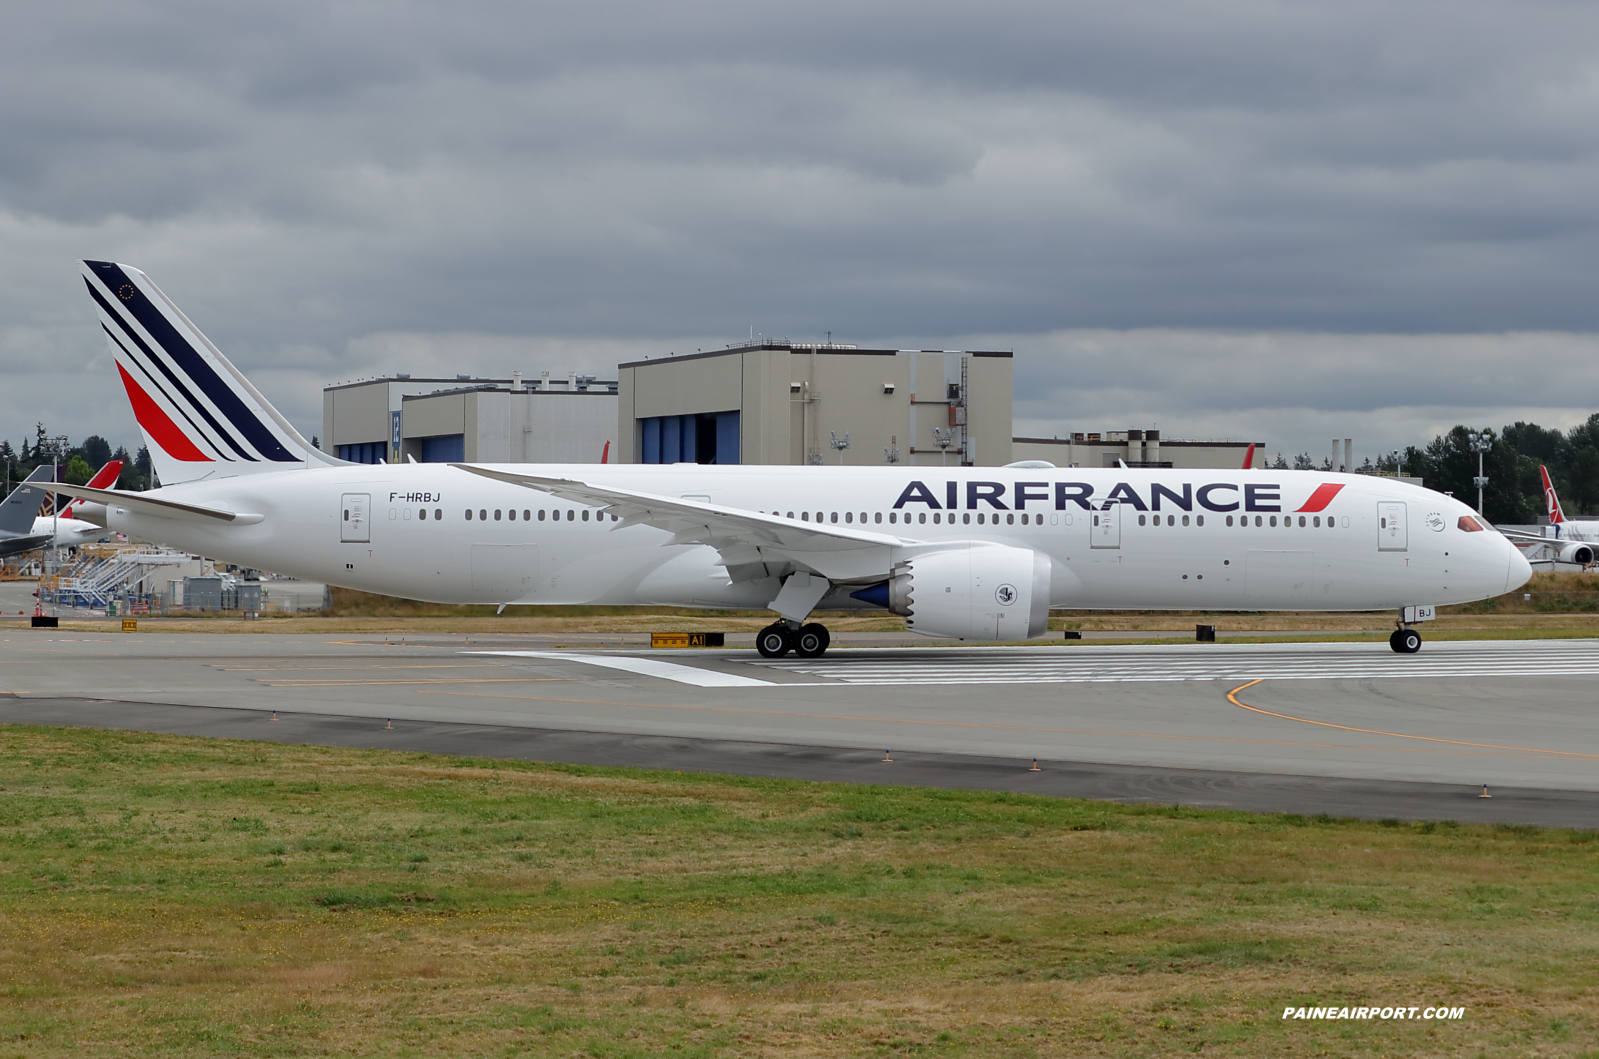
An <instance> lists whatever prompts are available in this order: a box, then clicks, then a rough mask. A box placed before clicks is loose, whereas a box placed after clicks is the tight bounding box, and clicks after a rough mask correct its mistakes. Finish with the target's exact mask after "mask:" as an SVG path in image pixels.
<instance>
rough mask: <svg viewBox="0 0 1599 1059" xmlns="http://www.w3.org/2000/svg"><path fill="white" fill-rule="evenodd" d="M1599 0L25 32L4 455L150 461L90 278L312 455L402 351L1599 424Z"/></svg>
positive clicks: (447, 367)
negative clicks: (129, 450)
mask: <svg viewBox="0 0 1599 1059" xmlns="http://www.w3.org/2000/svg"><path fill="white" fill-rule="evenodd" d="M1596 140H1599V7H1596V6H1595V5H1592V4H1580V3H1549V4H1539V3H1529V2H1526V0H1518V2H1516V3H1513V4H1512V3H1504V4H1491V3H1475V2H1471V0H1450V2H1448V3H1428V2H1424V0H1413V2H1411V3H1408V4H1403V5H1396V4H1392V3H1382V4H1375V3H1361V2H1342V3H1337V4H1334V3H1324V4H1320V5H1313V4H1306V3H1302V2H1296V3H1269V2H1229V0H1218V2H1211V3H1206V4H1193V3H1177V2H1163V0H1153V2H1145V3H1140V4H1127V3H1093V4H1090V3H1063V2H1060V0H1053V2H1049V3H1006V2H993V0H990V2H985V3H982V4H975V3H973V4H965V5H955V4H939V3H936V2H928V0H919V2H916V3H909V2H906V3H879V4H862V3H860V2H859V0H856V2H852V3H832V2H828V0H810V2H807V3H804V4H798V3H796V4H786V5H785V4H774V3H751V2H749V0H743V2H739V3H725V4H717V3H692V2H690V3H677V4H671V5H662V4H644V3H602V2H599V3H597V2H593V0H588V2H584V3H565V4H554V3H547V4H526V3H502V4H496V3H470V2H466V3H462V2H457V3H452V4H447V5H446V4H426V5H423V4H407V3H405V2H403V0H385V2H384V3H338V2H332V3H330V2H327V0H319V2H317V3H304V2H300V0H279V2H277V3H274V4H270V5H235V4H217V3H214V2H204V3H202V2H182V0H168V2H163V3H161V4H151V3H143V2H139V0H117V2H115V3H111V2H100V3H78V2H71V0H68V2H64V3H57V4H51V5H42V4H41V5H22V6H19V7H17V8H15V9H13V10H11V11H9V12H8V15H7V23H6V28H5V32H4V33H3V34H0V371H3V372H4V385H3V387H0V436H8V437H10V438H11V440H12V441H13V443H15V442H16V441H17V440H19V439H20V438H21V437H22V436H23V434H25V433H31V429H32V425H33V423H34V421H35V420H36V419H39V418H43V419H44V420H45V422H46V424H47V426H49V427H50V428H51V429H52V432H65V433H68V434H69V435H71V436H72V437H73V439H74V441H76V440H79V439H81V438H82V436H83V435H85V434H88V433H91V432H97V433H100V434H103V435H105V436H106V437H108V438H110V439H111V440H112V441H113V442H128V443H133V442H134V441H135V439H136V433H135V426H134V424H133V421H132V417H131V414H130V413H129V412H128V411H127V409H126V405H125V402H124V399H123V397H122V394H121V393H120V391H119V389H118V387H117V384H116V381H115V378H114V373H113V372H112V371H111V361H110V358H109V355H108V353H107V351H106V349H105V344H104V341H103V339H102V338H101V336H100V334H99V331H98V328H97V327H96V326H95V323H94V317H93V314H92V312H91V304H90V302H89V301H88V298H87V296H86V295H85V293H84V290H83V285H82V283H81V281H80V280H79V279H78V278H77V260H78V259H79V258H82V257H97V258H113V259H116V260H119V261H123V262H126V263H129V264H133V265H136V266H138V267H140V268H142V269H144V270H145V271H146V272H148V273H149V274H150V276H151V278H152V279H154V280H155V282H156V283H157V284H159V285H160V286H161V287H162V288H163V289H164V290H165V291H166V292H167V294H168V295H170V296H171V297H172V298H173V299H174V300H175V301H176V302H177V303H178V304H179V305H180V306H182V307H183V309H184V311H185V312H186V313H187V314H188V315H189V317H190V318H191V319H193V320H194V321H195V323H196V324H198V325H199V326H200V327H201V329H202V330H204V331H205V332H206V333H207V334H208V335H209V336H210V337H211V339H212V340H213V341H215V342H216V343H217V344H218V345H219V346H220V347H221V348H222V349H223V350H224V351H225V352H226V353H228V355H229V356H230V357H231V358H232V359H233V360H234V361H235V363H237V364H238V365H239V366H240V367H241V368H243V369H244V370H245V371H246V372H247V373H249V374H250V375H251V377H252V379H253V380H254V381H255V382H256V383H257V384H258V386H259V387H260V388H261V389H262V390H263V391H264V392H266V393H267V395H268V396H269V397H270V398H271V399H272V400H273V401H274V402H275V403H276V404H278V406H279V407H280V408H282V409H283V410H284V412H285V413H286V414H288V415H289V416H290V417H291V418H292V419H294V420H295V421H296V422H297V423H299V424H300V425H301V427H302V429H303V430H305V431H306V433H308V434H309V433H313V432H319V431H320V426H321V424H320V420H321V388H322V386H323V385H325V384H327V383H330V382H339V381H344V380H347V379H351V378H356V377H360V376H363V375H369V374H374V373H377V372H381V371H388V370H394V369H398V370H410V371H413V372H438V373H444V374H448V375H453V374H454V373H456V372H458V371H461V372H471V373H473V374H485V375H487V374H499V373H508V372H509V371H510V370H511V369H512V368H513V367H517V368H521V369H522V370H523V371H525V372H528V373H535V374H536V373H537V372H539V371H543V370H550V371H553V372H556V373H558V374H564V373H565V372H566V371H569V370H574V369H577V370H584V371H589V372H593V373H595V374H598V375H601V376H608V375H610V374H611V373H612V372H613V371H614V367H615V364H616V362H617V361H618V360H619V359H622V358H633V357H639V356H643V355H661V354H665V353H666V352H668V351H671V350H676V351H679V352H681V351H683V350H686V349H690V350H691V349H694V348H705V347H709V346H719V345H721V344H724V343H726V342H731V341H734V340H736V339H739V338H741V337H743V336H746V335H747V334H748V333H749V332H750V331H751V329H753V330H754V331H756V332H760V333H764V334H767V335H773V336H778V337H791V338H794V339H796V340H800V339H812V340H813V339H819V338H822V337H823V336H824V335H825V333H826V332H828V331H831V332H832V333H833V336H834V339H835V340H837V341H844V342H856V343H859V344H862V345H888V346H907V347H925V348H962V347H992V346H999V347H1001V348H1014V349H1015V351H1016V358H1017V359H1016V379H1017V403H1016V423H1017V432H1018V433H1030V434H1045V435H1048V434H1052V433H1057V432H1061V431H1067V430H1074V429H1076V430H1083V429H1088V430H1099V429H1117V428H1124V427H1127V426H1138V425H1143V426H1148V425H1159V426H1160V427H1161V429H1162V430H1163V432H1164V433H1165V434H1166V435H1167V436H1190V437H1210V436H1234V437H1244V438H1249V439H1253V440H1263V441H1265V442H1267V444H1268V446H1269V447H1270V448H1271V450H1272V451H1275V450H1278V449H1280V450H1282V451H1284V452H1286V453H1290V454H1291V453H1293V452H1297V451H1301V450H1309V451H1310V452H1312V453H1313V454H1318V455H1319V454H1322V453H1325V452H1326V450H1327V448H1328V443H1329V440H1330V439H1331V438H1332V437H1334V436H1340V437H1341V436H1346V435H1352V436H1354V437H1355V438H1356V448H1357V451H1359V452H1362V453H1375V452H1377V451H1380V450H1383V449H1387V448H1391V447H1394V446H1397V445H1402V444H1408V443H1421V442H1424V441H1426V440H1428V439H1430V438H1431V437H1432V435H1433V434H1434V433H1436V432H1438V431H1439V430H1442V429H1447V427H1448V426H1450V425H1452V424H1453V423H1455V422H1461V421H1464V422H1467V423H1470V424H1472V425H1489V426H1498V425H1500V424H1502V423H1504V422H1507V421H1510V420H1513V419H1516V418H1531V419H1535V420H1537V421H1540V422H1543V423H1545V424H1546V425H1560V426H1566V425H1570V424H1572V423H1575V422H1577V421H1580V420H1582V419H1584V418H1586V417H1587V415H1588V414H1589V413H1590V412H1593V411H1596V410H1599V297H1596V296H1595V295H1596V291H1595V279H1596V269H1595V265H1596V263H1599V239H1596V223H1595V222H1596V219H1599V197H1596V195H1595V190H1594V189H1595V188H1596V187H1599V156H1596V150H1595V148H1596Z"/></svg>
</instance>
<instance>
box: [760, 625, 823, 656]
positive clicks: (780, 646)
mask: <svg viewBox="0 0 1599 1059" xmlns="http://www.w3.org/2000/svg"><path fill="white" fill-rule="evenodd" d="M832 642H833V638H832V636H830V635H829V634H828V632H827V626H825V625H819V624H817V623H816V622H811V623H810V624H809V625H801V626H800V627H799V628H797V629H796V628H794V627H793V626H792V625H790V624H789V623H788V622H786V621H778V622H773V623H772V624H771V625H768V626H767V627H766V628H764V629H762V630H761V631H760V632H758V633H756V634H755V649H756V650H757V651H759V652H760V653H761V657H762V658H782V657H783V656H784V655H786V654H788V653H789V652H790V651H793V652H794V653H795V654H797V655H799V656H800V657H801V658H820V657H821V656H822V654H823V652H825V651H826V650H827V645H828V644H830V643H832Z"/></svg>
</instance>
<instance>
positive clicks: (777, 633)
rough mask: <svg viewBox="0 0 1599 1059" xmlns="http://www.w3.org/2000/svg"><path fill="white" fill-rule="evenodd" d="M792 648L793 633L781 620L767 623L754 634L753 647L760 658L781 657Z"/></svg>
mask: <svg viewBox="0 0 1599 1059" xmlns="http://www.w3.org/2000/svg"><path fill="white" fill-rule="evenodd" d="M793 648H794V634H793V633H791V632H789V630H788V626H787V625H784V624H783V623H782V622H778V623H776V624H775V625H768V626H767V627H766V628H764V629H762V630H761V631H760V632H758V633H756V634H755V649H756V650H757V651H759V652H760V653H761V657H762V658H782V657H783V656H784V655H786V654H788V653H789V651H791V650H792V649H793Z"/></svg>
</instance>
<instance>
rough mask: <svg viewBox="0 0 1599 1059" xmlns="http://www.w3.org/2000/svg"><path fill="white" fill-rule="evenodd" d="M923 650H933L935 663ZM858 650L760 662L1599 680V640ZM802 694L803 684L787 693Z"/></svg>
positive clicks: (988, 680)
mask: <svg viewBox="0 0 1599 1059" xmlns="http://www.w3.org/2000/svg"><path fill="white" fill-rule="evenodd" d="M922 652H926V653H925V655H924V654H923V653H922ZM882 656H883V652H882V651H876V650H872V649H867V648H863V649H855V650H849V651H836V652H832V653H830V654H829V656H828V657H826V658H819V659H813V660H804V659H796V660H792V661H788V660H784V661H772V662H753V663H751V664H753V665H759V666H761V667H763V668H770V669H781V670H784V671H786V672H789V673H795V674H799V675H804V676H809V677H821V678H824V679H826V680H832V681H838V682H840V683H843V684H862V685H920V684H1083V683H1117V682H1122V681H1132V682H1138V681H1145V682H1159V681H1180V680H1255V679H1264V680H1367V679H1394V678H1407V677H1431V678H1433V679H1438V678H1447V677H1551V676H1590V675H1595V674H1599V641H1594V640H1577V641H1551V640H1541V641H1511V642H1504V641H1499V642H1485V641H1451V642H1449V643H1447V644H1439V643H1432V644H1427V645H1426V646H1424V647H1423V648H1422V653H1421V654H1419V655H1398V654H1393V653H1391V652H1389V651H1388V649H1387V648H1386V647H1385V646H1383V645H1381V644H1338V645H1318V646H1316V647H1312V648H1306V647H1300V646H1298V645H1269V646H1268V645H1246V644H1229V645H1217V646H1215V647H1211V646H1209V645H1207V646H1205V647H1194V648H1176V649H1173V648H1157V647H1131V648H1128V647H1107V648H1092V647H1073V648H1019V649H1007V648H978V649H967V650H961V651H959V653H951V652H947V651H940V650H938V649H935V648H920V649H918V650H917V651H915V652H914V653H912V652H904V653H899V652H896V653H895V654H894V656H893V657H887V658H885V657H882ZM786 686H790V687H791V686H793V685H786Z"/></svg>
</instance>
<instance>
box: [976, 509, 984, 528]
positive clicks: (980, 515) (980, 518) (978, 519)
mask: <svg viewBox="0 0 1599 1059" xmlns="http://www.w3.org/2000/svg"><path fill="white" fill-rule="evenodd" d="M977 524H978V525H979V526H981V525H982V524H983V513H982V512H981V511H979V512H978V513H977Z"/></svg>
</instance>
